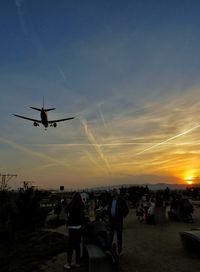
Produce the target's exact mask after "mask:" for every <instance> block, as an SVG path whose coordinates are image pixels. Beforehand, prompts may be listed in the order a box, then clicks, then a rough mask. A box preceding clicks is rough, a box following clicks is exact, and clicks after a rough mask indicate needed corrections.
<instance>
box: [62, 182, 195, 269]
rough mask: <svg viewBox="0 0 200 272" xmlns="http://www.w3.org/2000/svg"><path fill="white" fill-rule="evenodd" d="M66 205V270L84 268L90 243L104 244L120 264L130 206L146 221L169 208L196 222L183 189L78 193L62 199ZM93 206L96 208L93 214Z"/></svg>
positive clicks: (171, 215)
mask: <svg viewBox="0 0 200 272" xmlns="http://www.w3.org/2000/svg"><path fill="white" fill-rule="evenodd" d="M63 204H64V205H65V213H66V214H67V229H68V237H69V239H68V250H67V263H66V264H65V265H64V267H65V269H71V267H72V266H75V267H80V262H81V257H82V258H83V259H84V258H85V256H86V255H87V254H86V251H85V246H86V245H87V244H95V245H96V246H98V247H100V248H101V249H102V251H103V252H104V253H105V254H106V255H108V257H110V258H111V260H112V262H113V263H117V262H118V260H119V257H120V255H121V254H122V250H123V239H122V237H123V235H122V234H123V220H124V218H126V216H127V215H128V213H129V209H130V208H135V211H136V216H137V217H138V220H139V221H141V222H144V223H146V224H156V223H157V222H156V215H157V213H158V211H159V212H160V211H163V214H164V217H165V216H166V211H167V210H168V219H169V220H176V221H180V220H184V221H187V222H192V220H193V219H192V213H193V211H194V208H193V206H192V204H191V203H190V201H189V200H188V198H187V197H184V196H183V195H182V194H181V193H180V192H179V193H176V192H170V190H169V188H166V189H165V190H163V191H157V192H152V191H149V190H148V187H138V188H137V187H134V188H131V189H130V190H129V191H127V190H125V189H124V188H121V189H120V190H118V189H113V190H112V191H111V192H103V193H99V195H96V196H94V195H90V198H87V197H86V194H84V195H81V193H79V192H76V193H75V194H74V195H73V197H72V198H71V199H70V201H69V202H66V201H62V205H63ZM91 209H92V210H93V211H94V214H93V216H92V217H91V216H90V214H89V210H91ZM114 237H115V239H114ZM115 240H116V242H114V241H115ZM81 246H83V248H81ZM81 252H82V253H83V256H81ZM73 254H75V255H74V258H72V257H73ZM72 259H74V260H75V262H74V263H73V262H72Z"/></svg>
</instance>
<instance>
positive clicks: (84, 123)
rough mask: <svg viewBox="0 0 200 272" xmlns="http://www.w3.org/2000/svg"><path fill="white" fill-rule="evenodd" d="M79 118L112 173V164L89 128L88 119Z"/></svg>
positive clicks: (90, 140)
mask: <svg viewBox="0 0 200 272" xmlns="http://www.w3.org/2000/svg"><path fill="white" fill-rule="evenodd" d="M79 120H80V122H81V124H82V125H83V127H84V130H85V134H86V135H87V137H88V140H89V142H90V143H91V144H92V146H94V148H95V150H96V151H97V153H98V154H99V156H100V158H101V159H102V160H103V161H104V163H105V165H106V167H107V169H108V172H109V173H110V171H111V167H110V165H109V163H108V160H107V158H106V157H105V156H104V154H103V152H102V150H101V146H100V145H99V144H98V143H97V142H96V139H95V137H94V135H93V133H92V132H91V130H90V129H89V127H88V125H87V121H86V120H83V118H81V117H79Z"/></svg>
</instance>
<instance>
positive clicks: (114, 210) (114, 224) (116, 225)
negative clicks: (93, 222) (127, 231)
mask: <svg viewBox="0 0 200 272" xmlns="http://www.w3.org/2000/svg"><path fill="white" fill-rule="evenodd" d="M128 213H129V209H128V206H127V203H126V201H125V199H123V198H122V197H121V196H119V194H118V191H117V189H113V191H112V198H111V201H110V204H109V206H108V215H109V221H110V231H111V241H112V242H113V239H114V234H115V232H116V234H117V249H118V254H119V255H120V254H121V252H122V232H123V219H124V218H125V217H126V216H127V215H128Z"/></svg>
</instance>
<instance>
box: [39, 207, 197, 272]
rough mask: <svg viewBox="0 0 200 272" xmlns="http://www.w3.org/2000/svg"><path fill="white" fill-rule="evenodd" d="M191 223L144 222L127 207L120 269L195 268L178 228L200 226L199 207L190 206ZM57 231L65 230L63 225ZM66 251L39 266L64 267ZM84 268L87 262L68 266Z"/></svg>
mask: <svg viewBox="0 0 200 272" xmlns="http://www.w3.org/2000/svg"><path fill="white" fill-rule="evenodd" d="M194 207H195V211H194V214H193V218H194V223H185V222H171V221H169V220H168V219H167V220H166V222H164V223H162V224H157V225H147V224H144V223H142V222H139V221H138V220H137V217H136V215H135V209H131V210H130V213H129V215H128V217H127V218H126V219H125V220H124V232H123V254H122V256H120V261H119V271H120V272H154V271H155V272H165V271H166V272H175V271H176V272H199V271H200V256H199V255H196V254H191V253H189V252H187V251H185V250H184V249H183V248H182V243H181V239H180V235H179V232H180V231H185V230H190V229H192V228H200V208H199V205H198V206H194ZM59 231H60V232H62V231H64V232H65V231H66V229H65V227H64V228H63V227H61V228H59ZM66 256H67V254H66V253H62V254H59V255H57V256H55V257H54V258H53V259H52V260H50V261H48V262H47V263H46V264H45V265H43V266H42V269H43V271H44V272H60V271H62V272H63V271H64V269H63V265H64V264H65V263H66ZM72 270H74V271H79V272H86V271H88V267H87V265H85V264H83V265H82V267H81V268H74V269H73V268H72Z"/></svg>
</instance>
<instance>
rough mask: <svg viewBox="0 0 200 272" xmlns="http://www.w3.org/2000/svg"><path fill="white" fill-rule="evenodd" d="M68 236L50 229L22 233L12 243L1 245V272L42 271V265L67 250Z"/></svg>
mask: <svg viewBox="0 0 200 272" xmlns="http://www.w3.org/2000/svg"><path fill="white" fill-rule="evenodd" d="M66 249H67V237H65V236H63V235H62V234H59V233H55V232H50V231H34V232H30V233H27V232H26V233H21V234H19V235H18V236H17V237H16V238H15V240H14V241H13V242H12V243H10V244H4V245H2V244H1V245H0V271H1V272H31V271H40V268H39V267H40V265H41V264H43V263H44V262H45V261H47V260H49V259H51V258H52V257H53V256H55V255H57V254H59V253H61V252H65V251H66Z"/></svg>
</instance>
